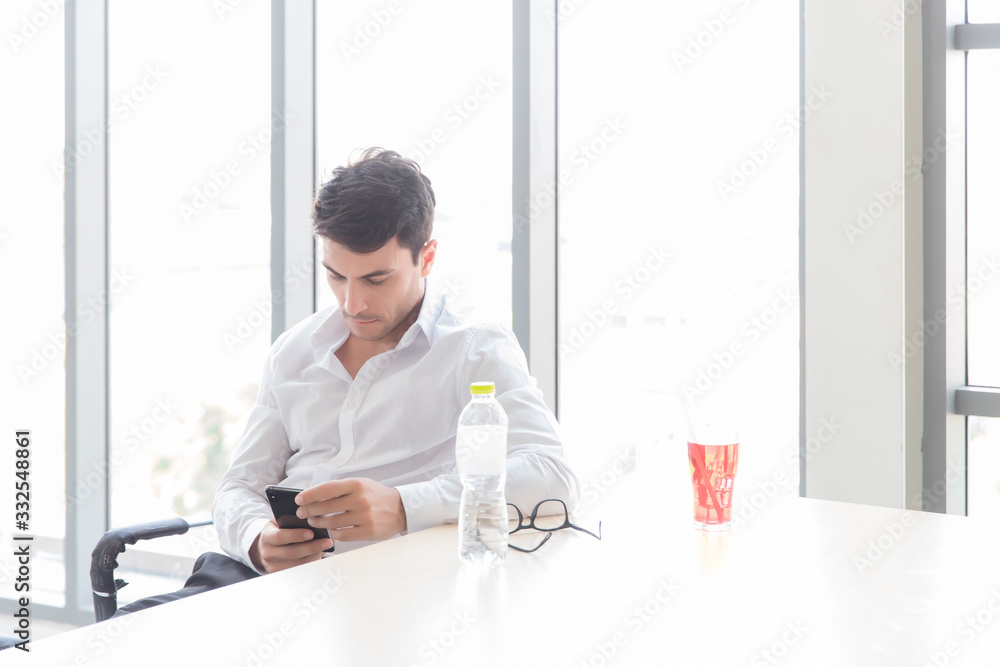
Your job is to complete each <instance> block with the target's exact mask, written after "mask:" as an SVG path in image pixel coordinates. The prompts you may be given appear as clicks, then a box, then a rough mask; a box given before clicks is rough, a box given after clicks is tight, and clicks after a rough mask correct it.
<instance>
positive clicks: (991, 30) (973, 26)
mask: <svg viewBox="0 0 1000 667" xmlns="http://www.w3.org/2000/svg"><path fill="white" fill-rule="evenodd" d="M955 48H956V49H957V50H959V51H972V50H973V49H1000V23H962V24H959V25H956V26H955Z"/></svg>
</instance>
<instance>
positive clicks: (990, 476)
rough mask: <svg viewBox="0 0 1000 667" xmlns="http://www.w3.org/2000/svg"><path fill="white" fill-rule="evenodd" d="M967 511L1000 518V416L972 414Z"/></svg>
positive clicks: (974, 514) (970, 513)
mask: <svg viewBox="0 0 1000 667" xmlns="http://www.w3.org/2000/svg"><path fill="white" fill-rule="evenodd" d="M968 461H969V480H968V484H969V486H968V508H967V510H968V512H967V513H968V515H969V516H972V517H976V518H980V519H987V520H989V521H991V522H993V523H994V524H996V522H997V521H1000V419H991V418H989V417H969V451H968Z"/></svg>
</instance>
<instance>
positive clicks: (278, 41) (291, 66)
mask: <svg viewBox="0 0 1000 667" xmlns="http://www.w3.org/2000/svg"><path fill="white" fill-rule="evenodd" d="M271 8H272V9H271V340H274V339H276V338H277V337H278V336H280V335H281V333H282V332H284V331H285V330H286V329H288V328H289V327H290V326H292V325H293V324H295V323H296V322H298V321H300V320H302V319H304V318H306V317H308V316H309V315H311V314H312V313H313V312H314V311H315V310H316V287H315V285H316V279H315V268H314V261H313V258H314V253H315V248H314V242H313V235H312V228H311V221H310V218H309V214H310V211H311V210H312V203H313V196H314V193H315V185H316V183H315V181H316V157H315V146H316V133H315V118H316V113H315V79H316V77H315V67H316V57H315V35H316V30H315V24H316V9H315V2H313V1H307V2H296V1H294V0H276V1H275V2H274V3H272V5H271Z"/></svg>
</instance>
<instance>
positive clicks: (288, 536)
mask: <svg viewBox="0 0 1000 667" xmlns="http://www.w3.org/2000/svg"><path fill="white" fill-rule="evenodd" d="M312 538H313V532H312V531H311V530H306V529H304V528H278V529H277V530H275V531H273V532H272V533H271V534H270V535H269V536H267V537H265V538H264V541H265V543H270V544H272V545H274V546H284V545H286V544H295V543H296V542H305V541H306V540H311V539H312Z"/></svg>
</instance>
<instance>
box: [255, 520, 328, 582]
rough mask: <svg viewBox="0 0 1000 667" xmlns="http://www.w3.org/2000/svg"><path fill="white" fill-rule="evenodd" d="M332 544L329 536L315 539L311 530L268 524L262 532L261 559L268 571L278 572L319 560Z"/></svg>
mask: <svg viewBox="0 0 1000 667" xmlns="http://www.w3.org/2000/svg"><path fill="white" fill-rule="evenodd" d="M331 546H333V541H332V540H330V539H329V538H326V537H324V538H320V539H313V532H312V531H311V530H303V529H301V528H277V527H276V526H268V527H266V528H265V529H264V530H263V531H262V532H261V538H260V547H259V548H260V560H261V561H262V563H263V565H264V568H265V569H266V570H267V571H268V572H277V571H279V570H285V569H288V568H290V567H295V566H296V565H302V564H303V563H309V562H312V561H315V560H319V559H320V558H322V557H323V551H324V550H326V549H329V548H330V547H331Z"/></svg>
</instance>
